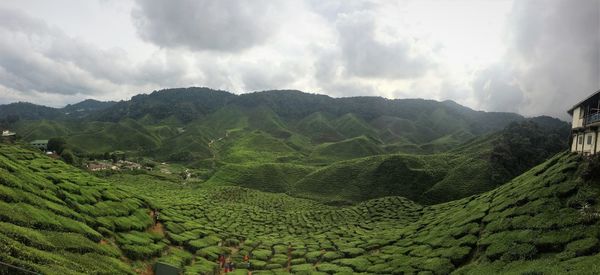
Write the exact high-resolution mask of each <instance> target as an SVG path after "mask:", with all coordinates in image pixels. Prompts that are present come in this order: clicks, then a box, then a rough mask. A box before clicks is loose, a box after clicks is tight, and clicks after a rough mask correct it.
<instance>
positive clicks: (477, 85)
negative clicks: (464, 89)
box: [472, 64, 524, 112]
mask: <svg viewBox="0 0 600 275" xmlns="http://www.w3.org/2000/svg"><path fill="white" fill-rule="evenodd" d="M472 88H473V91H474V93H475V95H476V99H477V100H478V101H479V102H481V103H482V107H484V109H486V110H489V111H508V112H518V111H519V107H520V106H521V105H522V104H523V101H524V94H523V91H522V90H521V88H520V87H519V84H518V83H517V81H516V79H515V78H514V74H513V72H511V70H510V68H506V67H504V66H502V65H500V64H496V65H494V66H490V67H488V68H486V69H485V70H483V71H481V72H479V73H478V75H477V77H476V78H475V79H474V81H473V87H472Z"/></svg>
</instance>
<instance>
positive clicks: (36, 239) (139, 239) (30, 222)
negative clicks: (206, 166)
mask: <svg viewBox="0 0 600 275" xmlns="http://www.w3.org/2000/svg"><path fill="white" fill-rule="evenodd" d="M0 183H1V185H0V247H1V249H0V251H1V252H0V261H2V262H3V264H2V265H0V273H6V274H15V273H17V271H18V270H16V269H11V268H8V267H7V266H6V265H5V264H10V265H14V266H18V267H20V268H23V269H25V270H29V271H35V272H40V273H43V274H82V273H87V274H131V273H134V272H133V269H132V267H131V265H130V264H129V263H130V260H129V259H139V258H145V257H150V256H152V255H158V254H160V251H161V250H162V249H163V248H164V247H166V246H167V244H168V241H166V240H165V239H164V238H163V236H161V235H157V234H152V233H148V232H146V229H147V228H149V227H150V226H151V225H152V218H151V217H150V214H149V213H150V210H149V209H148V204H147V203H146V202H144V201H143V200H141V199H140V198H138V197H136V196H134V195H132V194H131V193H128V192H125V191H124V190H122V189H121V188H118V187H115V186H114V185H112V184H110V183H108V182H106V181H104V180H100V179H98V178H96V177H94V176H91V175H89V174H87V173H82V172H81V171H80V170H78V169H76V168H73V167H72V166H69V165H66V164H65V163H63V162H62V161H59V160H54V159H51V158H48V157H46V156H43V155H41V154H39V153H37V152H33V151H28V150H24V149H21V148H18V147H14V146H6V145H0ZM124 259H125V260H124Z"/></svg>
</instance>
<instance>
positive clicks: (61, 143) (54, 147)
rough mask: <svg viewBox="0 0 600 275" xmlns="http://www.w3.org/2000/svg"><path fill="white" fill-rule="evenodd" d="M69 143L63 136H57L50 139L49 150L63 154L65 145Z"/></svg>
mask: <svg viewBox="0 0 600 275" xmlns="http://www.w3.org/2000/svg"><path fill="white" fill-rule="evenodd" d="M66 145H67V141H65V139H64V138H61V137H55V138H51V139H49V140H48V151H54V152H56V153H58V154H62V152H63V150H64V149H65V146H66Z"/></svg>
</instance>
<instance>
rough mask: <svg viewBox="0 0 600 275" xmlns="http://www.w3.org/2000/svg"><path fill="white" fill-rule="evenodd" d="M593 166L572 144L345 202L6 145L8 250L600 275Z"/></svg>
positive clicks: (11, 260)
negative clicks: (444, 197) (483, 175)
mask: <svg viewBox="0 0 600 275" xmlns="http://www.w3.org/2000/svg"><path fill="white" fill-rule="evenodd" d="M413 161H414V162H415V163H413V164H411V166H410V167H412V168H413V169H414V168H416V167H417V166H415V165H417V164H418V163H420V162H419V161H420V160H419V159H415V160H413ZM427 163H428V165H431V166H432V167H435V166H436V165H433V164H432V163H431V162H422V163H421V164H420V165H425V164H427ZM590 165H593V163H590V162H588V161H586V160H583V159H582V158H581V157H579V156H577V155H573V154H568V153H561V154H559V155H557V156H555V157H553V158H551V159H550V160H548V161H546V162H544V163H543V164H541V165H539V166H536V167H535V168H533V169H531V170H530V171H528V172H526V173H524V174H523V175H521V176H519V177H517V178H515V179H514V180H512V181H510V182H508V183H506V184H504V185H501V186H499V187H497V188H495V189H493V190H491V191H488V192H484V193H481V194H478V195H473V196H468V197H465V198H462V199H458V200H453V201H449V202H446V203H438V204H420V203H417V202H415V201H414V200H411V199H408V198H405V197H401V196H387V197H385V196H384V197H380V198H376V199H368V200H364V201H362V202H359V203H354V204H350V205H334V204H324V203H323V202H319V201H316V200H311V199H304V198H298V197H293V196H290V195H287V194H284V193H277V192H263V191H259V190H256V189H250V188H245V187H240V186H235V185H218V184H207V183H206V182H201V181H200V182H198V181H191V182H190V181H183V180H179V179H178V178H177V177H176V176H165V175H162V174H159V173H151V172H144V173H116V174H109V175H104V177H103V178H98V177H96V176H93V175H91V174H88V173H86V172H84V171H81V170H79V169H77V168H74V167H72V166H69V165H67V164H65V163H63V162H62V161H60V160H55V159H52V158H49V157H47V156H44V155H42V154H40V153H38V152H35V151H31V150H29V149H25V148H24V147H20V146H16V145H0V180H1V183H2V184H1V185H0V225H1V226H0V245H1V246H2V251H3V253H0V261H1V262H3V263H5V264H10V265H12V266H17V267H19V268H23V269H24V270H28V271H34V272H39V273H43V274H59V273H60V274H81V273H84V274H134V273H138V274H145V273H146V272H148V271H150V270H152V268H153V267H154V266H155V264H157V263H161V264H165V265H169V266H173V267H176V268H179V269H180V270H181V271H182V272H183V274H214V273H218V272H219V265H218V263H217V259H218V257H219V255H227V257H228V259H230V260H231V261H232V262H234V263H235V266H236V271H235V272H236V274H246V273H247V272H248V271H252V273H253V274H283V273H294V274H449V273H455V274H496V273H507V274H564V273H574V274H595V273H598V272H600V265H599V264H598V263H599V262H600V254H599V251H600V242H599V240H598V238H599V237H600V209H599V208H598V201H599V190H600V184H599V182H598V179H597V178H594V176H590V171H594V170H593V169H595V168H594V167H591V168H590ZM596 168H597V167H596ZM287 169H288V170H290V169H291V170H292V171H295V167H287ZM590 169H592V170H590ZM297 170H298V171H299V172H298V173H299V174H302V173H308V172H310V169H307V171H303V170H302V169H297ZM284 171H287V170H284ZM302 171H303V172H302ZM301 172H302V173H301ZM282 173H284V172H282ZM591 174H593V173H591ZM265 176H266V175H265ZM246 255H249V256H250V260H249V262H244V261H243V257H244V256H246ZM0 273H7V274H13V273H14V268H12V269H11V268H9V267H7V266H6V265H2V266H1V267H0Z"/></svg>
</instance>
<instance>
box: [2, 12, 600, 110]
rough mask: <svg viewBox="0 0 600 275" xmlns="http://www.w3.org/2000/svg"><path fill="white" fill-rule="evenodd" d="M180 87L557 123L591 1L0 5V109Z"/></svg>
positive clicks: (577, 73)
mask: <svg viewBox="0 0 600 275" xmlns="http://www.w3.org/2000/svg"><path fill="white" fill-rule="evenodd" d="M188 86H206V87H210V88H215V89H223V90H228V91H231V92H234V93H245V92H250V91H259V90H269V89H298V90H302V91H305V92H312V93H322V94H328V95H331V96H335V97H341V96H357V95H376V96H383V97H387V98H427V99H436V100H446V99H451V100H454V101H456V102H458V103H460V104H463V105H466V106H468V107H471V108H474V109H480V110H486V111H509V112H518V113H521V114H523V115H527V116H531V115H541V114H547V115H552V116H555V117H560V118H566V113H565V111H566V109H568V107H570V106H571V105H572V104H574V103H576V102H577V101H578V100H580V99H582V98H584V97H586V96H587V95H589V94H591V93H592V92H594V91H596V90H598V89H600V0H515V1H510V0H488V1H482V0H471V1H463V0H455V1H433V0H414V1H411V0H407V1H354V0H339V1H338V0H307V1H294V0H291V1H271V0H251V1H250V0H245V1H237V0H214V1H204V0H176V1H168V0H88V1H77V0H54V1H45V0H37V1H36V0H4V1H2V2H1V3H0V103H9V102H14V101H29V102H33V103H38V104H44V105H49V106H63V105H65V104H67V103H74V102H78V101H80V100H82V99H86V98H95V99H99V100H121V99H129V98H130V97H131V96H132V95H135V94H139V93H148V92H151V91H152V90H155V89H161V88H170V87H188Z"/></svg>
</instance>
